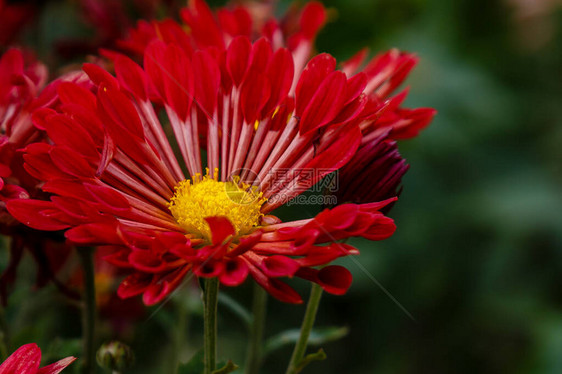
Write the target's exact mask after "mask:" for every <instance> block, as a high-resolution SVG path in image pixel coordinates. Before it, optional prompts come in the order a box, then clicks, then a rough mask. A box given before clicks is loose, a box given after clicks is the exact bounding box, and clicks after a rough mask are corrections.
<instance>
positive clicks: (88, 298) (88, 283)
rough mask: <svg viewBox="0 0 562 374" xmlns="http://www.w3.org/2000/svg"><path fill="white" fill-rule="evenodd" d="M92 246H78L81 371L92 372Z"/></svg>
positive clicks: (94, 306) (93, 356)
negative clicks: (81, 285)
mask: <svg viewBox="0 0 562 374" xmlns="http://www.w3.org/2000/svg"><path fill="white" fill-rule="evenodd" d="M94 250H95V249H94V248H90V247H84V248H78V254H79V255H80V259H81V261H82V269H83V271H84V297H83V308H84V310H83V311H82V335H83V337H82V338H83V340H84V351H83V357H82V373H83V374H93V373H94V371H95V367H94V365H95V362H96V350H95V345H94V339H95V338H94V331H95V324H96V286H95V283H94Z"/></svg>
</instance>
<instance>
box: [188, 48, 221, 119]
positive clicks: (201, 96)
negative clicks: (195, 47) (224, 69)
mask: <svg viewBox="0 0 562 374" xmlns="http://www.w3.org/2000/svg"><path fill="white" fill-rule="evenodd" d="M193 75H194V76H195V77H197V79H195V80H194V83H195V95H196V98H197V103H198V104H199V105H200V106H201V108H202V109H203V110H204V111H205V114H206V115H208V116H212V115H213V113H214V110H215V107H216V105H217V92H218V91H219V85H220V81H221V76H220V69H219V66H218V64H217V62H216V61H215V59H214V58H213V57H212V56H211V55H210V54H209V53H208V52H206V51H196V52H195V53H194V54H193Z"/></svg>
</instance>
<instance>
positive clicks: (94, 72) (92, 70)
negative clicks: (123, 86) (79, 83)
mask: <svg viewBox="0 0 562 374" xmlns="http://www.w3.org/2000/svg"><path fill="white" fill-rule="evenodd" d="M82 70H84V72H85V73H86V74H88V77H90V79H91V80H92V82H94V84H95V85H96V86H99V85H101V84H102V83H103V84H104V85H106V86H107V87H111V88H114V89H118V88H119V83H118V82H117V79H115V77H114V76H113V75H111V74H109V73H108V72H107V71H106V70H105V69H104V68H102V67H100V66H98V65H95V64H89V63H88V64H84V65H83V66H82Z"/></svg>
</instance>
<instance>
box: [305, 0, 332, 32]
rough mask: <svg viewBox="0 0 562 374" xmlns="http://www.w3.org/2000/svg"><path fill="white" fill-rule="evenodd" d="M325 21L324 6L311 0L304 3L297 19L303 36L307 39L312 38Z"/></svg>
mask: <svg viewBox="0 0 562 374" xmlns="http://www.w3.org/2000/svg"><path fill="white" fill-rule="evenodd" d="M325 22H326V9H325V8H324V6H323V5H322V4H321V3H319V2H317V1H311V2H310V3H308V4H306V6H305V7H304V9H303V10H302V15H301V18H300V21H299V24H300V27H301V30H302V33H303V36H304V37H305V38H307V39H313V38H314V37H315V36H316V34H317V33H318V31H319V30H320V29H321V28H322V27H323V26H324V23H325Z"/></svg>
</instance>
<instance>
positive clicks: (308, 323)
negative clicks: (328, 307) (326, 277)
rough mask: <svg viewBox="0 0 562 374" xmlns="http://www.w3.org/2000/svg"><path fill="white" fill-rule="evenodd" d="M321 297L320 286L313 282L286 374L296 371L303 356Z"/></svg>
mask: <svg viewBox="0 0 562 374" xmlns="http://www.w3.org/2000/svg"><path fill="white" fill-rule="evenodd" d="M321 297H322V287H320V286H319V285H317V284H313V285H312V289H311V290H310V297H309V298H308V304H307V306H306V312H305V314H304V319H303V321H302V326H301V333H300V336H299V340H298V341H297V344H296V345H295V349H294V350H293V355H292V356H291V361H290V362H289V367H288V368H287V371H286V374H296V373H298V366H299V364H300V362H301V361H302V359H303V358H304V354H305V353H306V346H307V344H308V337H309V336H310V331H311V330H312V326H314V320H315V319H316V313H317V312H318V306H319V305H320V298H321Z"/></svg>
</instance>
